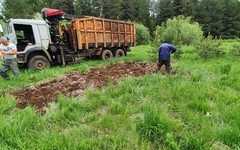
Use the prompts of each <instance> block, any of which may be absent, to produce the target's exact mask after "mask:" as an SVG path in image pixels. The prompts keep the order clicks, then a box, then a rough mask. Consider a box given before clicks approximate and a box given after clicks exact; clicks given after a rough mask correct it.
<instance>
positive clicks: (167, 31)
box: [150, 16, 203, 58]
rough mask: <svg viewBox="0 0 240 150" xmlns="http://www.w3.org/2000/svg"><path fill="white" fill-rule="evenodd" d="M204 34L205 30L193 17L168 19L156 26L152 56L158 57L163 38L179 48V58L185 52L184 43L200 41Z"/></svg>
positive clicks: (177, 55)
mask: <svg viewBox="0 0 240 150" xmlns="http://www.w3.org/2000/svg"><path fill="white" fill-rule="evenodd" d="M202 36H203V31H202V29H201V26H200V25H199V24H198V23H197V22H192V21H191V17H187V18H185V17H184V16H178V17H174V18H173V19H168V20H167V22H166V23H163V24H162V25H161V26H157V28H156V31H155V37H154V40H153V43H152V46H153V47H154V49H153V50H152V51H151V52H150V56H151V57H154V58H156V55H157V54H158V48H159V46H160V45H161V44H162V42H163V40H167V41H168V42H169V43H170V44H172V45H174V46H176V47H177V48H178V51H177V52H176V53H175V58H179V57H180V55H181V54H182V53H183V51H182V45H190V44H194V43H196V42H198V41H200V40H201V39H202Z"/></svg>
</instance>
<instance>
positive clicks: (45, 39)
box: [38, 25, 50, 49]
mask: <svg viewBox="0 0 240 150" xmlns="http://www.w3.org/2000/svg"><path fill="white" fill-rule="evenodd" d="M38 30H39V33H40V36H41V42H42V47H44V48H45V49H48V46H49V43H50V35H49V29H48V27H47V26H46V25H38Z"/></svg>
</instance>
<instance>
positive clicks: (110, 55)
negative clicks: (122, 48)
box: [100, 49, 113, 60]
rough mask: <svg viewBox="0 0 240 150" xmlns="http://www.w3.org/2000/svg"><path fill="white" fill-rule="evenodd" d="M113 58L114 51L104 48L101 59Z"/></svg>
mask: <svg viewBox="0 0 240 150" xmlns="http://www.w3.org/2000/svg"><path fill="white" fill-rule="evenodd" d="M111 58H113V53H112V52H111V51H110V50H107V49H106V50H104V51H103V52H102V54H101V55H100V59H101V60H105V59H111Z"/></svg>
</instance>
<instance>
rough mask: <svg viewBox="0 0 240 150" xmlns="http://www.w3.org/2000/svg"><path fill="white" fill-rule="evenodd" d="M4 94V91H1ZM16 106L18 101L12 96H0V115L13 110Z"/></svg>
mask: <svg viewBox="0 0 240 150" xmlns="http://www.w3.org/2000/svg"><path fill="white" fill-rule="evenodd" d="M1 94H2V93H1ZM15 106H16V101H15V100H14V99H12V98H11V97H10V96H8V95H7V96H6V97H4V96H1V97H0V115H5V114H6V113H8V112H9V111H11V110H13V109H14V108H15Z"/></svg>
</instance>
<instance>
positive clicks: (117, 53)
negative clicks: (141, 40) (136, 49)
mask: <svg viewBox="0 0 240 150" xmlns="http://www.w3.org/2000/svg"><path fill="white" fill-rule="evenodd" d="M114 56H115V57H125V56H126V54H125V52H124V50H122V49H118V50H116V51H115V53H114Z"/></svg>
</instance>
